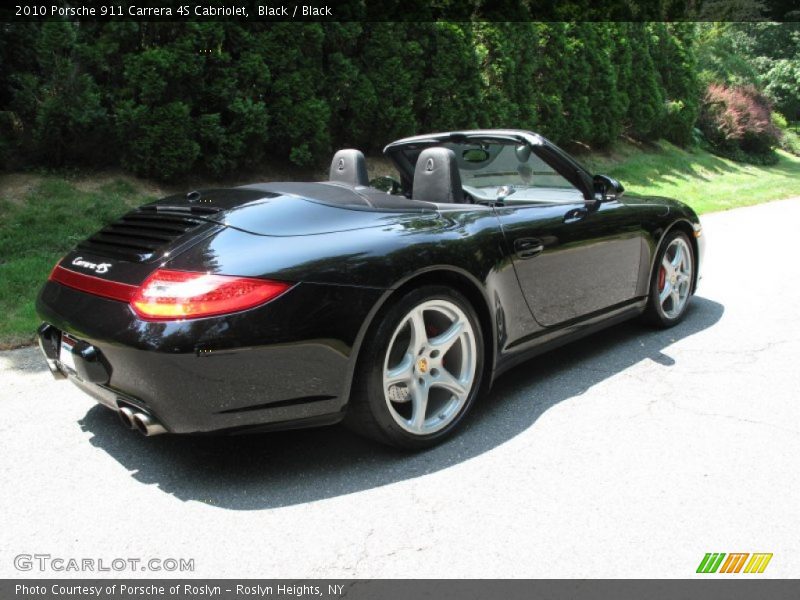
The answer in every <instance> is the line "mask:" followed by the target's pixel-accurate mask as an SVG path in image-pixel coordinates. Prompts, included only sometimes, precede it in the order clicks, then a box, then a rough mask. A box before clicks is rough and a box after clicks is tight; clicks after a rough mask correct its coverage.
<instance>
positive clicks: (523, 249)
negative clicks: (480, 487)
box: [37, 130, 704, 448]
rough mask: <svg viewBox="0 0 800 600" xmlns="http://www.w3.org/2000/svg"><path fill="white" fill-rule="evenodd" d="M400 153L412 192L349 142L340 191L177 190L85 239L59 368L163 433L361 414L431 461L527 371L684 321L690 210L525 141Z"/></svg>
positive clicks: (502, 137)
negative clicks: (477, 408) (607, 339)
mask: <svg viewBox="0 0 800 600" xmlns="http://www.w3.org/2000/svg"><path fill="white" fill-rule="evenodd" d="M385 153H386V155H387V156H388V157H389V158H390V159H391V160H392V161H393V163H394V165H395V166H396V167H397V170H398V171H399V174H400V180H399V181H395V180H390V179H389V178H382V179H380V180H375V181H373V182H372V185H370V182H369V181H368V179H367V169H366V165H365V162H364V156H363V155H362V154H361V153H360V152H358V151H356V150H342V151H339V152H338V153H337V154H336V155H335V157H334V159H333V163H332V165H331V169H330V177H329V181H322V182H316V183H297V182H294V183H266V184H257V185H247V186H244V187H238V188H233V189H208V190H201V191H194V192H191V193H189V194H187V195H176V196H170V197H167V198H164V199H162V200H158V201H157V202H154V203H152V204H147V205H145V206H142V207H140V208H137V209H135V210H133V211H131V212H130V213H128V214H126V215H125V216H123V217H122V218H121V219H119V220H118V221H116V222H114V223H111V224H110V225H108V226H107V227H105V228H103V229H102V230H101V231H99V232H97V233H96V234H94V235H93V236H91V237H90V238H89V239H87V240H85V241H83V242H81V243H80V244H78V245H77V247H75V249H74V250H73V251H71V252H70V253H69V254H67V255H66V256H65V257H64V258H63V259H62V260H61V261H59V263H58V264H57V265H56V266H55V267H54V269H53V271H52V273H51V275H50V278H49V280H48V281H47V283H46V284H45V285H44V287H43V288H42V290H41V292H40V295H39V298H38V302H37V309H38V312H39V314H40V316H41V317H42V319H43V321H44V323H43V324H42V326H41V327H40V328H39V341H40V344H41V349H42V351H43V352H44V355H45V357H46V358H47V362H48V365H49V367H50V369H51V371H52V372H53V374H54V375H55V376H56V377H68V378H69V379H70V380H71V381H73V382H74V383H75V384H76V385H77V386H78V387H80V388H81V389H83V390H84V391H86V392H87V393H89V394H90V395H92V396H93V397H94V398H95V399H96V400H98V401H99V402H101V403H102V404H104V405H106V406H108V407H110V408H111V409H113V410H115V411H117V412H118V413H119V415H120V417H121V418H122V421H123V422H124V423H125V424H126V425H127V426H129V427H131V428H136V429H139V430H140V431H141V432H143V433H145V434H147V435H153V434H156V433H163V432H173V433H199V432H210V431H227V432H244V431H252V430H264V429H283V428H294V427H305V426H315V425H324V424H331V423H336V422H339V421H344V422H345V424H347V425H348V426H350V427H351V428H352V429H354V430H356V431H358V432H360V433H362V434H364V435H367V436H369V437H372V438H374V439H377V440H380V441H383V442H386V443H389V444H392V445H395V446H400V447H406V448H421V447H426V446H429V445H432V444H434V443H437V442H439V441H441V440H442V439H443V438H445V437H446V436H447V435H448V434H450V433H452V432H453V431H454V430H455V429H456V428H457V427H458V425H459V423H460V422H461V421H462V420H463V418H464V417H465V415H466V414H467V413H468V411H469V409H470V407H471V406H472V404H473V403H474V402H475V399H476V398H477V397H478V396H479V395H480V393H481V392H482V391H485V390H486V389H487V388H488V387H489V386H490V385H491V383H492V381H494V379H495V378H496V377H497V376H498V375H499V374H501V373H502V372H503V371H505V370H507V369H508V368H510V367H512V366H514V365H516V364H518V363H520V362H521V361H524V360H526V359H528V358H530V357H532V356H534V355H535V354H537V353H540V352H542V351H544V350H547V349H549V348H552V347H554V346H556V345H559V344H563V343H565V342H567V341H569V340H572V339H575V338H576V337H579V336H582V335H585V334H588V333H591V332H593V331H596V330H597V329H599V328H602V327H606V326H609V325H612V324H614V323H618V322H620V321H622V320H624V319H629V318H632V317H636V316H640V315H642V316H644V317H646V319H648V320H649V321H650V322H652V323H655V324H656V325H660V326H670V325H674V324H675V323H677V322H678V321H679V320H680V319H681V318H682V317H683V316H684V314H685V313H686V310H687V306H688V304H689V300H690V298H691V296H692V294H693V293H694V290H695V287H696V285H697V279H698V271H699V267H700V264H701V259H702V255H703V246H704V238H703V237H702V234H701V233H702V232H701V227H700V223H699V221H698V218H697V215H696V214H695V213H694V211H692V210H691V209H690V208H689V207H687V206H686V205H684V204H682V203H680V202H678V201H675V200H670V199H667V198H644V197H637V196H633V195H627V196H624V197H623V188H622V186H621V185H620V184H619V183H618V182H617V181H615V180H613V179H611V178H610V177H607V176H604V175H596V176H592V175H591V174H590V173H589V172H588V171H587V170H586V169H585V168H583V167H582V166H581V165H580V164H579V163H578V162H576V161H575V160H574V159H573V158H572V157H570V156H569V155H568V154H566V153H565V152H564V151H562V150H561V149H559V148H558V147H556V146H555V145H553V144H552V143H550V142H549V141H547V140H546V139H544V138H543V137H541V136H539V135H537V134H534V133H530V132H527V131H517V130H484V131H458V132H450V133H437V134H431V135H421V136H416V137H411V138H406V139H402V140H399V141H396V142H393V143H391V144H389V145H388V146H387V147H386V149H385Z"/></svg>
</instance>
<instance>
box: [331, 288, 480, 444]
mask: <svg viewBox="0 0 800 600" xmlns="http://www.w3.org/2000/svg"><path fill="white" fill-rule="evenodd" d="M431 301H445V302H449V303H452V304H454V305H456V306H457V307H458V308H459V309H460V310H461V311H462V313H463V315H465V316H466V318H467V320H468V322H469V324H470V326H471V328H472V332H473V333H474V344H475V348H474V350H475V353H474V356H475V359H476V360H475V362H476V365H475V369H474V376H473V378H472V383H471V387H470V388H469V390H468V393H467V394H466V401H464V402H463V405H462V406H461V407H460V408H459V409H458V410H457V412H454V413H453V416H451V417H448V418H450V419H451V420H450V421H449V422H448V423H447V424H446V426H444V427H443V428H442V429H439V430H438V431H435V432H433V433H429V434H420V433H412V432H410V431H407V430H406V429H404V428H403V427H402V426H401V425H399V424H398V422H397V420H396V418H397V417H396V416H393V414H392V411H391V410H390V408H389V405H390V402H389V401H388V400H387V394H386V393H385V392H384V378H383V377H384V366H385V363H386V361H387V360H388V359H387V353H388V352H389V351H390V343H391V342H392V341H393V339H394V336H395V331H396V330H398V328H399V327H400V325H401V324H403V322H404V321H406V319H407V317H408V315H409V314H410V313H411V312H412V311H413V310H414V309H416V308H417V307H419V306H421V305H423V304H425V303H428V302H431ZM426 314H427V313H426ZM378 319H379V321H377V322H376V324H375V325H374V326H373V327H372V329H371V330H370V332H369V333H368V334H367V335H368V339H366V340H365V342H364V345H363V346H362V349H361V354H360V357H361V358H360V360H359V365H358V372H357V373H356V375H355V380H354V382H353V390H352V393H351V396H350V402H349V405H348V407H347V413H346V415H345V419H344V424H345V426H347V427H348V428H349V429H351V430H352V431H354V432H356V433H358V434H359V435H363V436H365V437H368V438H370V439H373V440H376V441H378V442H381V443H384V444H387V445H390V446H394V447H396V448H402V449H408V450H419V449H423V448H429V447H431V446H434V445H436V444H438V443H440V442H441V441H443V440H444V439H445V438H447V437H448V436H450V435H451V434H452V433H453V432H454V431H455V430H456V429H457V428H458V426H459V424H460V423H461V421H462V420H463V419H464V417H465V416H466V414H467V413H468V412H469V410H470V408H471V407H472V405H473V403H474V402H475V399H476V397H477V396H478V395H479V393H480V390H481V386H482V381H483V371H484V347H483V332H482V331H481V327H480V321H479V319H478V316H477V314H476V313H475V309H474V308H473V307H472V305H471V304H470V302H469V301H468V300H467V299H466V298H465V297H464V296H463V295H462V294H460V293H459V292H457V291H456V290H453V289H451V288H448V287H444V286H436V285H427V286H424V287H420V288H417V289H414V290H411V291H409V292H408V293H407V294H405V295H404V296H402V297H401V298H399V299H398V300H397V301H396V302H394V303H393V304H392V305H391V306H390V307H389V308H388V309H387V310H386V311H385V312H384V313H383V314H382V316H381V315H379V317H378ZM426 341H427V338H426ZM398 343H399V342H398ZM459 343H461V342H459ZM400 345H402V343H400ZM454 346H455V344H454ZM470 347H471V346H470ZM409 348H410V346H409ZM409 354H410V353H409ZM445 354H447V352H445ZM444 359H445V356H442V357H441V360H442V361H444ZM414 360H415V361H416V358H415V359H414ZM462 360H463V359H462ZM416 368H417V365H416V364H415V365H414V366H413V367H412V370H413V369H416ZM435 371H436V369H433V368H431V370H430V372H431V376H432V374H433V373H434V372H435ZM413 372H416V371H413ZM413 377H416V375H414V376H413ZM430 389H432V388H430ZM427 394H428V392H426V398H427ZM407 397H410V396H407ZM454 398H455V397H454ZM462 398H463V395H462ZM412 404H413V403H412ZM393 406H394V405H393ZM422 412H423V415H424V414H425V411H422Z"/></svg>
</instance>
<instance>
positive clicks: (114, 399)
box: [37, 282, 382, 433]
mask: <svg viewBox="0 0 800 600" xmlns="http://www.w3.org/2000/svg"><path fill="white" fill-rule="evenodd" d="M381 294H382V291H381V290H377V289H370V288H358V287H347V286H329V285H315V284H300V285H297V286H295V287H294V288H293V289H292V290H291V291H290V292H288V293H287V294H285V295H284V296H281V297H280V298H278V299H276V300H274V301H272V302H270V303H268V304H266V305H264V306H261V307H258V308H255V309H252V310H250V311H245V312H242V313H237V314H235V315H226V316H224V317H214V318H207V319H197V320H189V321H174V322H150V321H143V320H141V319H139V318H138V317H137V316H136V315H135V314H134V313H133V311H132V310H131V309H130V308H129V306H128V305H127V304H125V303H122V302H117V301H114V300H108V299H104V298H99V297H96V296H91V295H88V294H84V293H82V292H78V291H76V290H73V289H71V288H68V287H65V286H62V285H59V284H57V283H53V282H48V283H47V284H46V285H45V286H44V288H43V289H42V291H41V293H40V295H39V298H38V301H37V310H38V312H39V315H40V316H41V317H42V319H44V321H45V325H43V327H42V328H40V346H41V347H42V350H43V352H44V354H45V358H46V359H47V362H48V365H49V366H50V368H51V371H53V372H54V374H55V375H56V376H67V377H68V378H69V379H70V380H71V381H73V383H75V384H76V385H77V386H78V387H80V388H81V389H82V390H83V391H85V392H86V393H88V394H89V395H90V396H92V397H93V398H95V399H96V400H97V401H98V402H100V403H102V404H104V405H106V406H108V407H109V408H112V409H115V410H119V408H120V406H125V405H127V406H133V407H135V408H139V409H141V410H143V411H144V412H147V413H149V414H151V415H153V416H154V417H155V418H156V419H157V420H158V421H159V422H160V423H161V424H163V426H164V427H165V428H166V429H167V430H168V431H170V432H174V433H191V432H208V431H217V430H231V429H243V428H251V427H259V428H261V427H264V428H289V427H297V426H306V425H318V424H323V423H330V422H335V421H337V420H339V419H341V417H342V416H343V410H344V408H345V405H346V402H347V395H348V393H349V383H350V376H351V373H352V370H353V367H354V361H355V352H354V349H355V344H356V340H357V339H358V336H359V332H360V331H361V328H362V325H363V323H364V321H365V320H366V318H367V315H368V314H369V311H370V309H371V308H372V306H373V305H374V303H375V302H376V301H377V299H378V298H379V296H380V295H381ZM48 325H49V327H48ZM64 332H65V333H67V334H69V336H71V337H73V338H75V339H76V340H78V342H79V343H78V344H77V345H76V346H75V350H74V359H75V369H74V370H73V369H69V368H67V367H66V366H65V365H63V364H62V363H61V361H60V360H59V352H58V349H59V343H60V336H61V334H62V333H64Z"/></svg>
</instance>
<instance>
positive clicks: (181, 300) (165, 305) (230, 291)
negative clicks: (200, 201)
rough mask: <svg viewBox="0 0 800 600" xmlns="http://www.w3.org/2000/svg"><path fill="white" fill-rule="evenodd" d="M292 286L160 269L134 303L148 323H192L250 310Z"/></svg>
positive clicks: (132, 304) (141, 290)
mask: <svg viewBox="0 0 800 600" xmlns="http://www.w3.org/2000/svg"><path fill="white" fill-rule="evenodd" d="M290 287H291V285H290V284H288V283H283V282H280V281H269V280H267V279H254V278H251V277H235V276H230V275H211V274H207V273H194V272H189V271H171V270H168V269H159V270H157V271H155V272H154V273H153V274H152V275H150V276H149V277H148V278H147V279H145V281H144V283H142V285H141V286H139V288H138V289H137V290H136V292H135V293H134V294H133V297H132V298H131V300H130V304H131V307H132V308H133V310H134V311H135V312H136V314H138V315H139V316H140V317H142V318H144V319H192V318H198V317H210V316H213V315H221V314H227V313H232V312H238V311H242V310H247V309H248V308H253V307H255V306H259V305H260V304H264V303H265V302H268V301H269V300H272V299H273V298H277V297H278V296H280V295H281V294H283V293H284V292H285V291H286V290H288V289H289V288H290Z"/></svg>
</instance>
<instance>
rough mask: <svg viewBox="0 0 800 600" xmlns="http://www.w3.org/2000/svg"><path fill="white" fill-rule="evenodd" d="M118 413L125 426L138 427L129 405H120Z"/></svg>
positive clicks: (129, 427)
mask: <svg viewBox="0 0 800 600" xmlns="http://www.w3.org/2000/svg"><path fill="white" fill-rule="evenodd" d="M117 414H118V415H119V420H120V421H122V424H123V425H125V427H127V428H128V429H135V428H136V425H134V423H133V417H134V412H133V411H132V410H131V409H130V408H128V407H127V406H120V407H119V410H118V411H117Z"/></svg>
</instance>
